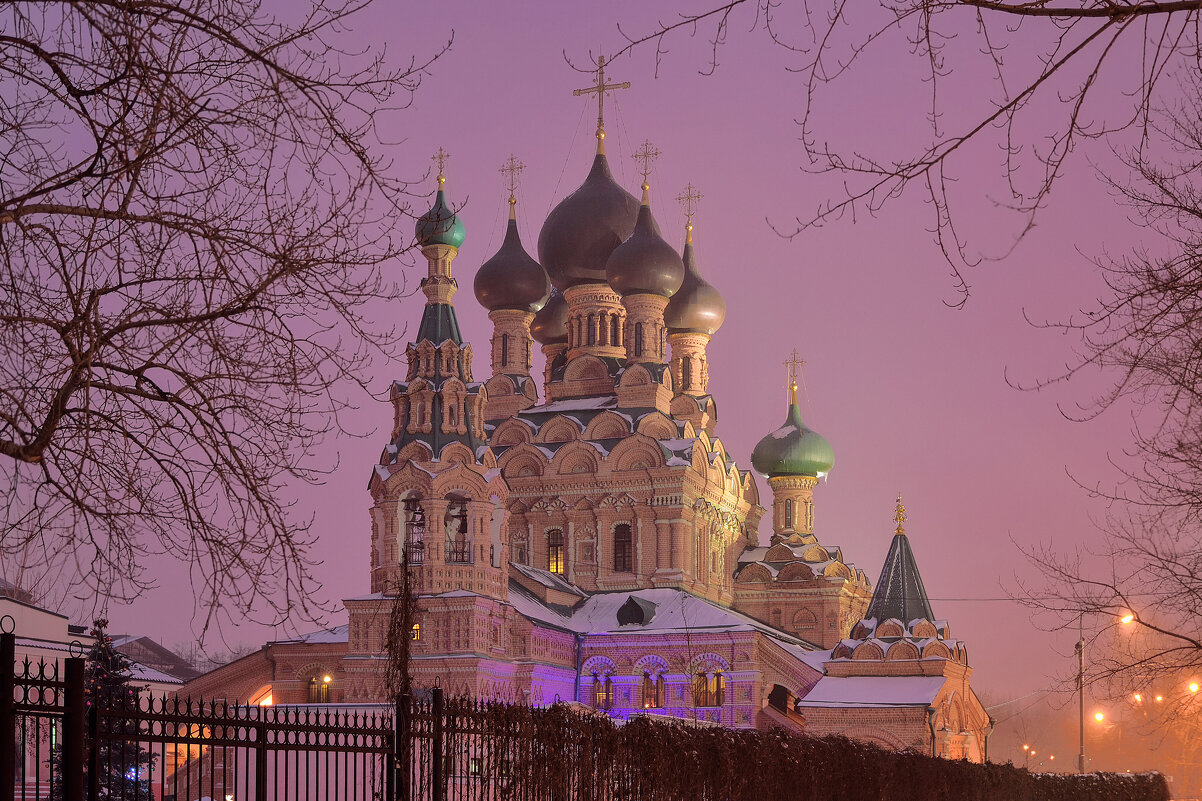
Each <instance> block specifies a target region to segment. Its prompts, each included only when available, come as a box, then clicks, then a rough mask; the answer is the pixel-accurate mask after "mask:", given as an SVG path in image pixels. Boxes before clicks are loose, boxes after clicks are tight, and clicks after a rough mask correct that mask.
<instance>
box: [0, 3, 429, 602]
mask: <svg viewBox="0 0 1202 801" xmlns="http://www.w3.org/2000/svg"><path fill="white" fill-rule="evenodd" d="M368 2H369V0H307V2H306V3H304V4H303V5H301V6H291V7H289V13H291V14H293V15H294V16H293V19H294V21H291V22H285V21H279V20H277V19H273V18H271V17H269V16H267V15H266V14H265V13H264V12H263V11H262V10H261V8H260V6H259V4H258V3H255V2H244V0H171V1H170V2H157V1H156V0H90V2H87V3H78V2H53V1H51V2H12V3H5V4H4V7H3V9H0V284H2V287H0V457H2V458H0V481H2V484H0V493H2V498H3V500H2V503H0V510H2V512H0V513H2V514H3V520H2V523H0V525H2V526H3V528H2V529H0V530H2V532H3V540H2V550H0V557H2V558H8V557H9V556H11V555H20V557H21V559H22V564H23V565H26V566H28V565H30V564H37V563H38V562H39V561H40V562H41V563H42V564H44V565H48V566H53V567H54V569H56V570H57V569H61V568H63V567H64V566H65V567H66V568H67V572H65V573H64V578H63V579H62V580H63V581H71V580H74V581H78V582H81V583H82V585H83V586H84V589H83V590H81V591H80V592H88V591H91V592H96V593H102V594H108V595H111V596H126V597H128V596H133V595H137V594H138V593H139V592H141V591H143V590H144V589H146V588H147V587H148V586H151V585H152V584H153V583H154V576H153V571H148V570H147V568H148V560H149V559H151V558H153V557H156V556H158V555H160V554H166V555H169V556H172V557H175V558H177V559H182V560H184V561H185V562H187V563H188V564H189V565H191V575H192V582H193V590H194V592H195V597H196V599H197V606H198V610H199V612H200V614H201V617H202V619H203V620H205V621H208V620H210V619H211V618H212V616H213V614H215V613H216V612H217V611H218V610H220V609H228V610H232V611H237V612H240V613H246V612H249V611H252V610H255V611H256V612H262V611H263V610H266V611H267V614H266V617H267V618H277V619H278V618H280V617H283V616H285V615H286V614H287V613H288V611H289V610H290V609H300V610H304V611H311V610H310V609H309V607H308V605H309V604H310V603H311V601H310V598H311V592H312V590H313V589H314V586H313V585H314V582H313V576H312V572H311V566H312V563H311V557H310V556H309V546H310V544H311V535H310V533H309V530H308V529H309V525H308V522H307V521H306V520H304V519H296V515H294V514H292V511H291V506H292V504H293V501H292V498H293V493H294V492H295V490H296V489H297V484H298V482H299V483H301V484H302V485H303V482H311V481H314V480H317V479H319V478H320V476H321V473H320V471H319V470H318V469H317V468H315V467H314V466H313V465H312V464H311V463H310V462H311V458H310V457H311V456H312V454H313V451H314V447H315V445H317V444H318V443H319V441H320V440H321V439H322V437H323V435H325V434H327V433H328V432H331V431H333V430H336V429H337V421H338V412H339V411H340V410H341V409H343V408H345V405H346V404H347V403H348V397H347V396H346V395H345V394H340V392H339V389H338V387H339V386H342V385H344V382H346V381H347V380H348V379H349V380H352V381H359V382H360V383H361V384H362V382H363V381H365V380H366V374H365V368H366V367H367V366H368V364H369V362H370V360H371V359H372V358H373V356H376V355H379V354H382V353H387V352H389V349H390V346H391V345H392V344H393V343H394V338H395V332H393V331H389V330H380V329H379V328H377V327H376V326H374V325H373V324H372V322H371V314H370V304H371V303H372V302H375V301H387V300H388V299H390V298H393V297H396V296H397V294H398V292H399V290H400V288H401V287H400V285H399V281H398V279H399V278H400V274H399V266H398V262H397V261H396V257H397V256H398V255H400V254H402V253H403V252H404V250H405V248H406V246H407V244H408V242H407V241H406V238H405V237H404V236H401V235H399V234H398V232H397V230H395V224H396V222H397V218H398V217H399V216H400V215H402V214H404V213H406V211H407V207H406V203H405V198H406V184H404V183H402V182H400V181H398V180H396V179H395V178H394V176H393V175H392V166H391V165H390V164H389V162H388V160H387V158H386V156H385V154H384V147H383V146H384V145H385V144H386V142H385V141H384V139H383V138H382V135H381V128H382V127H385V126H387V125H388V124H390V122H393V120H392V118H391V117H390V115H392V114H393V113H394V112H397V111H399V110H401V109H403V108H404V107H405V106H406V105H407V104H408V102H409V101H410V98H411V95H412V93H413V92H414V91H415V90H416V89H417V87H418V83H419V78H420V76H421V74H422V71H423V69H424V68H425V67H426V66H427V65H428V64H429V62H430V61H431V60H432V59H433V58H436V57H437V55H438V53H437V52H432V53H430V54H429V55H428V57H423V58H422V59H421V60H420V61H415V60H410V61H408V62H407V63H403V64H400V65H390V64H389V63H388V62H387V61H386V60H385V59H384V58H383V56H382V55H380V54H376V53H373V52H370V51H367V50H362V51H359V50H354V49H348V48H347V47H346V42H347V40H348V25H349V23H350V20H352V18H354V17H355V15H356V14H359V13H360V12H362V11H363V9H364V7H365V6H366V4H367V3H368ZM448 46H449V45H448ZM414 177H418V176H414ZM31 553H32V554H34V555H35V556H34V557H31V556H30V554H31Z"/></svg>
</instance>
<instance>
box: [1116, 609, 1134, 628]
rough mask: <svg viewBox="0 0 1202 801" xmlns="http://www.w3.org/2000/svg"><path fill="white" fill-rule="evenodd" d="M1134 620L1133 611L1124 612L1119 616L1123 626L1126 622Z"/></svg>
mask: <svg viewBox="0 0 1202 801" xmlns="http://www.w3.org/2000/svg"><path fill="white" fill-rule="evenodd" d="M1134 620H1135V613H1134V612H1128V613H1127V614H1125V615H1123V616H1122V617H1120V618H1119V622H1120V623H1122V624H1123V625H1124V626H1125V625H1127V624H1128V623H1131V622H1132V621H1134Z"/></svg>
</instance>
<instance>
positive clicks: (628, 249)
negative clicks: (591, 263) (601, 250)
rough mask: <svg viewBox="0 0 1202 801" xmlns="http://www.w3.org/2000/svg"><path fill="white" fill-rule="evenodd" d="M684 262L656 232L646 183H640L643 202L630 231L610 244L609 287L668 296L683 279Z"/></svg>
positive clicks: (624, 291) (606, 267) (619, 290)
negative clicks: (611, 245) (615, 245)
mask: <svg viewBox="0 0 1202 801" xmlns="http://www.w3.org/2000/svg"><path fill="white" fill-rule="evenodd" d="M684 272H685V270H684V262H683V261H681V260H680V256H679V255H678V254H677V253H676V249H675V248H673V247H672V246H671V245H669V244H668V243H667V242H665V241H664V238H663V237H662V236H660V233H659V225H657V224H656V222H655V218H654V217H652V216H651V200H650V197H649V196H648V193H647V184H643V204H642V205H641V206H639V218H638V220H637V221H636V222H635V224H634V233H632V234H631V235H630V238H629V239H627V240H626V241H625V242H623V243H622V244H620V245H618V246H617V247H616V248H614V251H613V253H611V254H609V260H608V261H606V263H605V277H606V279H607V280H608V281H609V285H610V287H612V288H613V290H614V291H615V292H618V293H619V294H622V295H660V296H662V297H665V298H670V297H672V296H673V295H674V294H676V290H678V289H680V284H681V282H682V281H683V280H684Z"/></svg>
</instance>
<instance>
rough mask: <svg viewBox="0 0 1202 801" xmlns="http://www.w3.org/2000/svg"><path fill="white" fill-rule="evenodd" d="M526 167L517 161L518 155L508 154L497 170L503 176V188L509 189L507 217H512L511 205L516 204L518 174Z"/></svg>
mask: <svg viewBox="0 0 1202 801" xmlns="http://www.w3.org/2000/svg"><path fill="white" fill-rule="evenodd" d="M524 169H526V165H525V164H523V163H522V162H520V161H518V157H517V156H515V155H513V154H512V153H510V154H509V158H507V159H505V163H504V164H502V165H501V169H500V170H499V171H498V172H500V173H501V174H502V175H504V176H505V188H506V189H508V190H509V217H510V219H512V218H513V207H514V206H515V205H517V202H518V200H517V191H518V176H519V175H521V174H522V170H524Z"/></svg>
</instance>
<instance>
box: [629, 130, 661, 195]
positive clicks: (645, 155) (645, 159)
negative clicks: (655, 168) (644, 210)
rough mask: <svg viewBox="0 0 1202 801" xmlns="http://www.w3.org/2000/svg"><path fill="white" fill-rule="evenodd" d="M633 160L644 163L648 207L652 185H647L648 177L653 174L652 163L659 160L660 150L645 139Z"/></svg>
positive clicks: (644, 188)
mask: <svg viewBox="0 0 1202 801" xmlns="http://www.w3.org/2000/svg"><path fill="white" fill-rule="evenodd" d="M631 158H633V159H634V160H635V161H641V162H642V163H643V205H644V206H648V205H650V204H651V184H649V183H647V176H648V175H650V174H651V164H652V162H654V161H655V160H656V159H657V158H659V148H657V147H656V146H655V145H653V144H651V140H650V139H644V140H643V144H642V145H640V146H639V149H638V150H636V151H634V155H633V156H631Z"/></svg>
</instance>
